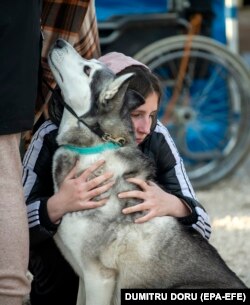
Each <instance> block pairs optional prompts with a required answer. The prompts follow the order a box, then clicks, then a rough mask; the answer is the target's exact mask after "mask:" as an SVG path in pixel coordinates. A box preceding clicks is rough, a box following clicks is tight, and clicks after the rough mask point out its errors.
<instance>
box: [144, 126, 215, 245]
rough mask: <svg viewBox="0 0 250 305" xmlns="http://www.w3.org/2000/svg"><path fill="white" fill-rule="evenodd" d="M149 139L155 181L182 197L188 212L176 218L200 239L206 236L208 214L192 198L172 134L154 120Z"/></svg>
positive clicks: (191, 190) (208, 227) (207, 237)
mask: <svg viewBox="0 0 250 305" xmlns="http://www.w3.org/2000/svg"><path fill="white" fill-rule="evenodd" d="M150 141H151V143H150V151H151V153H152V156H151V158H153V159H154V160H155V163H156V168H157V172H156V179H157V182H158V183H159V184H160V185H161V187H162V188H163V189H164V190H165V191H166V192H168V193H171V194H173V195H175V196H177V197H178V198H180V199H181V200H183V201H184V202H185V203H186V204H187V205H188V206H189V208H190V209H191V211H192V212H191V214H190V215H188V216H186V217H182V218H178V220H179V221H180V222H181V223H182V224H184V225H187V226H192V227H193V228H194V229H195V230H196V231H198V232H199V233H200V234H201V235H202V236H203V237H204V238H206V239H209V237H210V234H211V226H210V219H209V216H208V214H207V212H206V211H205V209H204V208H203V207H202V205H201V204H200V203H199V202H198V200H197V198H196V195H195V192H194V190H193V187H192V185H191V183H190V181H189V178H188V176H187V174H186V170H185V167H184V163H183V160H182V158H181V157H180V155H179V152H178V150H177V148H176V146H175V143H174V141H173V139H172V137H171V136H170V134H169V132H168V130H167V129H166V128H165V127H164V126H163V125H162V124H161V123H160V122H157V125H156V128H155V130H154V132H153V134H152V136H151V140H150ZM148 153H149V154H150V152H148Z"/></svg>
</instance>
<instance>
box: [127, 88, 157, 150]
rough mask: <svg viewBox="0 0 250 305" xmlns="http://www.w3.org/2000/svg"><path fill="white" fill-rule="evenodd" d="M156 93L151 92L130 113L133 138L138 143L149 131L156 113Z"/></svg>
mask: <svg viewBox="0 0 250 305" xmlns="http://www.w3.org/2000/svg"><path fill="white" fill-rule="evenodd" d="M158 98H159V97H158V95H157V94H156V93H155V92H153V93H151V94H149V95H148V97H147V98H146V99H145V103H144V104H143V105H141V106H140V107H138V108H136V109H135V110H134V111H132V113H131V119H132V122H133V125H134V130H135V139H136V142H137V144H138V145H139V144H140V143H141V142H142V141H143V140H144V139H145V138H146V136H147V135H148V134H149V133H150V129H151V126H152V122H153V119H154V117H155V116H156V113H157V108H158Z"/></svg>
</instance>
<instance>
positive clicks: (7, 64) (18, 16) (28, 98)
mask: <svg viewBox="0 0 250 305" xmlns="http://www.w3.org/2000/svg"><path fill="white" fill-rule="evenodd" d="M40 13H41V3H40V0H36V1H34V0H12V1H9V0H1V1H0V135H4V134H11V133H17V132H22V131H25V130H29V129H31V128H32V126H33V119H34V108H35V100H36V95H37V84H38V68H39V61H40Z"/></svg>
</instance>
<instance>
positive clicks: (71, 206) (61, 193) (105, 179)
mask: <svg viewBox="0 0 250 305" xmlns="http://www.w3.org/2000/svg"><path fill="white" fill-rule="evenodd" d="M103 164H104V161H103V160H101V161H97V162H95V163H94V164H93V165H91V166H90V167H89V168H88V169H86V170H85V171H84V172H83V173H82V174H81V175H80V176H78V177H76V173H77V163H76V165H75V166H74V167H73V168H72V170H71V171H70V172H69V174H68V175H67V176H66V178H65V179H64V181H63V182H62V184H61V186H60V189H59V190H58V192H57V193H55V194H54V195H53V196H52V197H50V198H49V200H48V203H47V209H48V214H49V217H50V220H51V221H52V222H54V223H56V222H58V221H60V219H61V218H62V216H63V215H64V214H65V213H68V212H74V211H81V210H86V209H93V208H98V207H100V206H102V205H104V204H105V203H106V202H107V200H108V198H102V199H100V200H93V198H94V197H96V196H99V195H101V194H103V193H105V192H107V191H108V190H109V189H110V188H111V187H112V185H113V184H114V182H113V181H110V179H111V178H112V176H113V174H112V173H110V172H106V173H104V174H103V175H100V176H98V177H96V178H93V179H91V180H89V177H91V175H92V174H93V172H94V171H95V170H96V169H98V168H99V167H100V166H102V165H103Z"/></svg>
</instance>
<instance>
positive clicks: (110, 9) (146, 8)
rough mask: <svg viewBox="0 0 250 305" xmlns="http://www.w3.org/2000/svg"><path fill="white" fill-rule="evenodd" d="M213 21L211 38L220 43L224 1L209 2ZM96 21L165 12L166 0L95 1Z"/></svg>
mask: <svg viewBox="0 0 250 305" xmlns="http://www.w3.org/2000/svg"><path fill="white" fill-rule="evenodd" d="M211 1H212V9H213V13H214V19H213V23H212V29H211V32H212V35H211V36H212V37H213V38H214V39H216V40H218V41H220V42H222V43H225V42H226V37H225V5H224V0H211ZM95 5H96V15H97V20H98V21H106V20H107V19H109V18H110V17H112V16H117V15H129V14H150V13H151V14H152V13H165V12H167V0H154V1H148V0H133V1H128V0H95Z"/></svg>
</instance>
